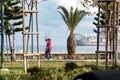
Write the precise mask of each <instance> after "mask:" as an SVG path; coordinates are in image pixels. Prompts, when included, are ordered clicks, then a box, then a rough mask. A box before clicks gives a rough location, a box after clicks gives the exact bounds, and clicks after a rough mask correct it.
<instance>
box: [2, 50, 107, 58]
mask: <svg viewBox="0 0 120 80" xmlns="http://www.w3.org/2000/svg"><path fill="white" fill-rule="evenodd" d="M33 54H34V53H33ZM67 55H68V54H67V52H52V58H53V59H58V60H63V59H67ZM4 57H5V60H10V53H4ZM15 58H16V60H21V59H23V53H22V52H16V53H15ZM28 58H29V59H30V58H33V57H31V56H29V57H28ZM35 58H37V57H36V56H34V59H35ZM40 58H41V59H44V52H41V55H40ZM104 58H105V54H104V53H100V59H104ZM76 59H77V60H95V59H96V53H94V52H77V53H76Z"/></svg>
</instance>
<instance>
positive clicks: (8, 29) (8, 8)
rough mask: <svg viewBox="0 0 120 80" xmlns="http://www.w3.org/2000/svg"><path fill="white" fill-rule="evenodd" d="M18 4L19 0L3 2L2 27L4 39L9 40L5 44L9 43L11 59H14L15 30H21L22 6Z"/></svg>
mask: <svg viewBox="0 0 120 80" xmlns="http://www.w3.org/2000/svg"><path fill="white" fill-rule="evenodd" d="M19 4H20V2H19V1H16V0H8V2H7V3H5V4H4V29H5V34H6V39H7V38H8V41H9V42H8V43H6V46H7V44H9V49H10V53H11V61H14V60H15V54H14V42H15V32H18V31H22V26H21V24H22V7H21V6H20V5H19ZM18 26H20V27H18Z"/></svg>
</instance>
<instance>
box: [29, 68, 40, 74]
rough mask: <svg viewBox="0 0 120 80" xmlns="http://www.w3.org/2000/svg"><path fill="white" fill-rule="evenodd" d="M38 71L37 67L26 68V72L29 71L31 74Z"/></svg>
mask: <svg viewBox="0 0 120 80" xmlns="http://www.w3.org/2000/svg"><path fill="white" fill-rule="evenodd" d="M39 71H40V68H39V67H31V68H29V69H27V72H28V73H30V74H31V75H36V74H38V73H39Z"/></svg>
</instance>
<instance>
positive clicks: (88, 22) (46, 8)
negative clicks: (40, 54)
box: [16, 0, 97, 45]
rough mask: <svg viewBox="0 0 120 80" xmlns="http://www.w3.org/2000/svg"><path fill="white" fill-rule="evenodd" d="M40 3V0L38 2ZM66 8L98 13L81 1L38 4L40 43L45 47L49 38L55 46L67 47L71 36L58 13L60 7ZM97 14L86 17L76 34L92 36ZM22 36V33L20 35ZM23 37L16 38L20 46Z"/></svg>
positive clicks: (54, 0)
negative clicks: (85, 6) (83, 4)
mask: <svg viewBox="0 0 120 80" xmlns="http://www.w3.org/2000/svg"><path fill="white" fill-rule="evenodd" d="M38 1H39V0H38ZM59 5H62V6H65V7H66V8H67V9H68V10H69V8H70V6H73V7H74V8H76V7H78V8H79V9H81V10H83V9H84V10H86V11H90V12H91V13H95V12H97V9H96V8H84V7H83V6H82V5H81V4H80V0H48V1H44V2H39V3H38V10H39V14H38V20H39V22H38V25H39V32H40V35H39V40H40V41H39V43H40V45H45V38H46V37H49V38H51V39H52V44H53V45H66V41H67V38H68V35H69V30H68V28H67V25H66V24H65V23H64V21H63V19H62V17H61V15H60V14H59V13H58V10H57V8H58V6H59ZM94 17H95V14H93V15H90V16H85V17H84V18H83V20H82V21H81V22H80V23H79V24H78V25H77V27H76V29H75V33H79V34H92V33H94V32H93V30H92V29H93V28H95V25H93V24H92V23H93V22H94V21H95V20H94ZM18 34H21V33H18ZM20 41H22V36H16V42H17V44H18V45H21V44H22V43H21V42H20Z"/></svg>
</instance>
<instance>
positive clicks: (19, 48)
mask: <svg viewBox="0 0 120 80" xmlns="http://www.w3.org/2000/svg"><path fill="white" fill-rule="evenodd" d="M39 47H40V52H44V51H45V45H40V46H39ZM5 48H6V47H5ZM5 48H4V49H5ZM96 50H97V47H96V46H76V52H95V51H96ZM99 50H102V51H103V50H105V47H104V46H100V48H99ZM22 51H23V46H20V45H19V46H18V45H17V46H15V52H22ZM28 51H29V52H31V51H33V52H36V51H37V48H36V46H34V49H32V48H31V46H29V48H28ZM52 52H67V46H66V45H53V46H52ZM118 52H120V46H118Z"/></svg>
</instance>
